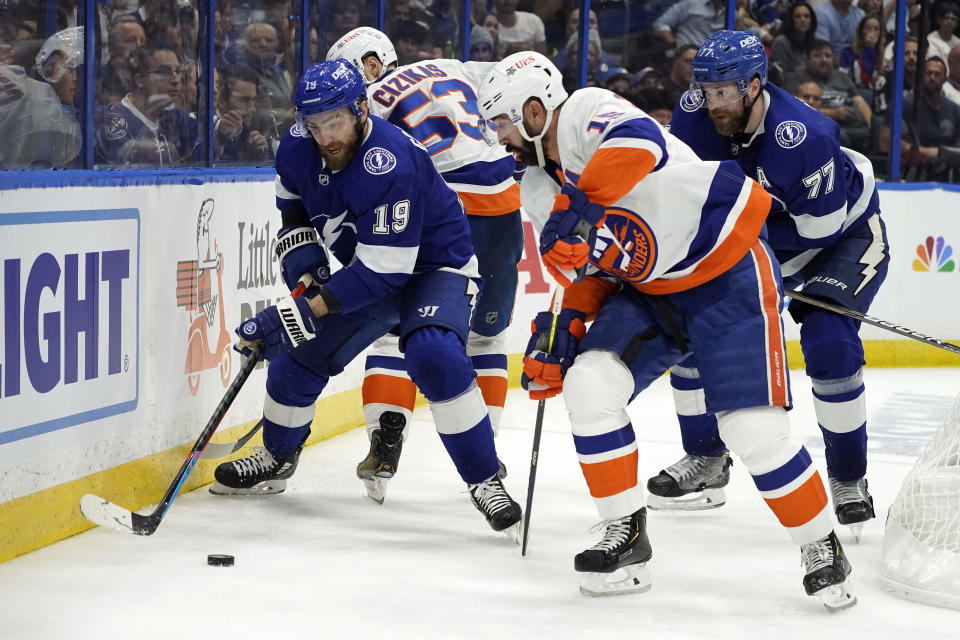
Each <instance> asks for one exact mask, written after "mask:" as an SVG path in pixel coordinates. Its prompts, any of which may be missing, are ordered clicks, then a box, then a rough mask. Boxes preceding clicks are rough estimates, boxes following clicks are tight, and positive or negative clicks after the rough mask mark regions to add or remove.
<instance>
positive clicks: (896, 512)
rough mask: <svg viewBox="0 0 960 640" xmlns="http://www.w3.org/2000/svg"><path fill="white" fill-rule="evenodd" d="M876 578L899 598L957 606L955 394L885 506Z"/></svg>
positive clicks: (959, 473) (959, 464)
mask: <svg viewBox="0 0 960 640" xmlns="http://www.w3.org/2000/svg"><path fill="white" fill-rule="evenodd" d="M880 581H881V584H882V586H883V587H884V589H886V590H888V591H890V592H892V593H894V594H896V595H899V596H902V597H904V598H908V599H910V600H914V601H917V602H923V603H926V604H932V605H937V606H942V607H950V608H954V609H960V396H957V398H956V399H955V400H954V403H953V407H952V408H951V409H950V412H949V413H948V414H947V417H946V419H945V420H944V422H943V424H941V425H940V428H939V429H938V430H937V432H936V433H935V434H934V436H933V438H932V439H931V440H930V442H929V444H927V447H926V449H924V451H923V454H921V456H920V457H919V458H918V459H917V462H916V464H915V465H914V466H913V469H911V470H910V473H908V474H907V477H906V479H904V481H903V486H902V487H901V488H900V492H899V493H898V494H897V497H896V499H895V500H894V502H893V505H892V506H891V507H890V511H889V513H888V515H887V523H886V528H885V530H884V534H883V565H882V567H881V576H880Z"/></svg>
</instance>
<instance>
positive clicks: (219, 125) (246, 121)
mask: <svg viewBox="0 0 960 640" xmlns="http://www.w3.org/2000/svg"><path fill="white" fill-rule="evenodd" d="M218 76H219V78H218V82H217V86H218V91H217V103H216V109H217V116H218V117H217V122H216V125H215V127H216V129H215V130H216V132H217V137H216V141H217V146H216V147H215V154H214V155H215V157H216V158H217V160H241V161H246V162H262V161H269V160H271V159H272V158H273V148H272V147H271V145H270V143H269V141H268V139H267V135H269V134H270V133H272V132H271V131H270V126H271V123H270V122H269V121H267V119H266V118H264V116H263V115H262V114H260V113H258V112H257V86H258V79H257V74H255V73H254V72H253V71H251V70H250V69H249V68H247V67H244V66H242V65H228V66H226V67H224V68H222V69H220V70H219V73H218ZM274 139H275V140H276V142H277V143H278V144H279V140H277V139H276V138H274Z"/></svg>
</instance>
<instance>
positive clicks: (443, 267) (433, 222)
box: [276, 116, 478, 312]
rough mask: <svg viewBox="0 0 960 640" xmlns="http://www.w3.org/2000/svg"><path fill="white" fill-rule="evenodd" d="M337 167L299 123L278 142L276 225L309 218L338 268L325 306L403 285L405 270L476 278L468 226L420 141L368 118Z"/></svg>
mask: <svg viewBox="0 0 960 640" xmlns="http://www.w3.org/2000/svg"><path fill="white" fill-rule="evenodd" d="M369 123H370V124H368V126H367V130H366V134H365V137H364V139H363V142H362V143H361V144H360V146H359V148H358V149H357V151H356V154H355V155H354V157H353V160H351V162H350V164H348V165H347V167H346V168H345V169H342V170H339V171H333V170H330V169H328V168H327V167H326V163H325V162H324V160H323V157H322V156H321V155H320V153H319V152H318V151H317V149H316V147H315V145H314V142H313V140H312V139H311V138H304V137H302V136H301V134H300V129H299V127H298V126H297V125H294V126H293V127H291V128H290V130H289V131H288V132H287V134H286V135H285V136H284V138H283V141H282V142H281V143H280V147H279V149H278V150H277V163H276V166H277V178H276V191H277V208H279V209H280V211H281V213H282V214H283V221H284V224H307V221H308V220H309V223H311V224H313V226H314V227H315V228H316V229H317V231H318V233H319V234H320V238H321V240H322V242H323V244H324V245H325V246H326V247H327V248H328V249H329V250H330V251H331V252H332V253H333V254H334V256H335V257H336V258H337V260H339V261H340V263H341V264H343V265H344V267H343V268H342V269H340V270H338V271H337V272H336V273H334V274H333V276H332V277H331V279H330V281H329V282H328V283H327V284H326V285H325V288H326V294H325V295H324V298H325V299H326V300H327V302H328V304H329V303H330V300H329V298H328V295H332V297H333V298H335V301H336V303H337V304H335V305H332V308H333V310H338V309H336V307H337V306H339V308H340V309H339V310H342V311H344V312H350V311H353V310H356V309H359V308H361V307H364V306H366V305H368V304H370V303H372V302H375V301H377V300H379V299H381V298H383V297H385V296H387V295H389V294H390V293H392V292H393V291H395V290H396V289H398V288H399V287H400V286H402V285H403V284H404V283H405V282H406V281H407V280H408V279H409V278H410V276H411V275H412V274H414V273H423V272H427V271H436V270H440V271H448V272H453V273H460V274H463V275H465V276H467V277H471V278H477V277H478V272H477V261H476V258H475V257H474V255H473V245H472V243H471V240H470V227H469V225H468V224H467V217H466V215H464V212H463V207H462V206H461V204H460V201H459V200H458V199H457V194H456V193H454V192H453V191H452V190H451V189H450V187H448V186H447V185H446V184H445V183H444V181H443V179H442V178H441V177H440V174H438V173H437V170H436V169H435V168H434V166H433V163H432V162H431V160H430V155H429V154H428V153H427V151H426V149H424V147H423V145H421V144H420V143H419V142H417V141H416V140H414V139H413V138H411V137H410V136H408V135H407V134H405V133H404V132H402V131H401V130H399V129H397V128H396V127H395V126H393V125H392V124H390V123H388V122H386V121H385V120H382V119H380V118H377V117H376V116H369Z"/></svg>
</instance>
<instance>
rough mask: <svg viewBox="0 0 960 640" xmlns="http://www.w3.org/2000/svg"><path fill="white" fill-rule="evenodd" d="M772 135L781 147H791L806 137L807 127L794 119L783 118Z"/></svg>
mask: <svg viewBox="0 0 960 640" xmlns="http://www.w3.org/2000/svg"><path fill="white" fill-rule="evenodd" d="M774 135H775V136H776V138H777V144H779V145H780V146H781V147H783V148H784V149H793V148H794V147H795V146H797V145H798V144H800V143H801V142H803V140H804V139H805V138H806V137H807V127H806V126H804V124H803V123H802V122H797V121H796V120H785V121H783V122H781V123H780V124H778V125H777V129H776V131H774Z"/></svg>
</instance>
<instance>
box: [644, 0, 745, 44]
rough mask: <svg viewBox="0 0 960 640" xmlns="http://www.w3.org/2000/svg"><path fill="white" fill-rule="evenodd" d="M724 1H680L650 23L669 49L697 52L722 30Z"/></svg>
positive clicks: (725, 8) (725, 3) (724, 10)
mask: <svg viewBox="0 0 960 640" xmlns="http://www.w3.org/2000/svg"><path fill="white" fill-rule="evenodd" d="M726 20H727V1H726V0H680V1H679V2H677V3H675V4H674V5H673V6H672V7H670V8H669V9H667V10H666V11H665V12H664V13H663V15H661V16H660V17H659V18H657V20H656V22H654V23H653V30H654V31H656V32H657V33H658V34H659V35H660V37H661V38H663V39H664V40H665V41H666V42H667V43H668V44H670V45H672V46H677V47H682V46H684V45H693V46H694V47H696V48H697V49H699V48H700V45H701V43H703V41H704V40H706V39H707V38H708V37H709V36H710V34H712V33H714V32H716V31H719V30H721V29H723V28H724V25H725V24H726Z"/></svg>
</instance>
